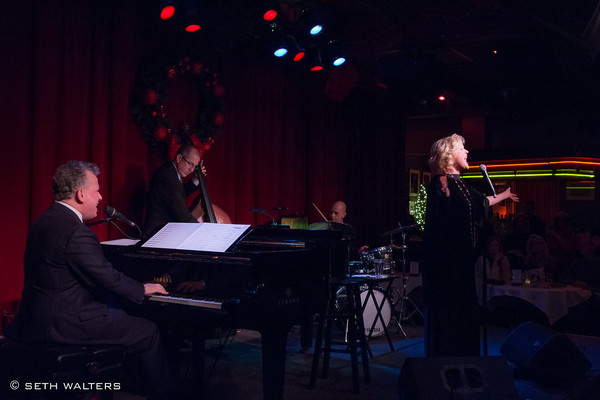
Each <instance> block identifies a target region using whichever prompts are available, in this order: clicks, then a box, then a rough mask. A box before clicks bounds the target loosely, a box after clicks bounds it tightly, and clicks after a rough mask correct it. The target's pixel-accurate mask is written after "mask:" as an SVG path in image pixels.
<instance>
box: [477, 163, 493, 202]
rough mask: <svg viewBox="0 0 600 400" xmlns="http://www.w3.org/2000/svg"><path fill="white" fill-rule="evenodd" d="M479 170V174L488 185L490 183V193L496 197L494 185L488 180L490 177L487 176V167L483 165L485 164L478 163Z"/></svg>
mask: <svg viewBox="0 0 600 400" xmlns="http://www.w3.org/2000/svg"><path fill="white" fill-rule="evenodd" d="M479 170H480V171H481V174H482V175H483V177H484V178H485V180H486V181H487V183H488V185H490V187H491V188H492V195H493V196H494V197H496V190H495V189H494V185H492V181H491V180H490V177H489V176H488V173H487V167H486V166H485V164H481V165H479Z"/></svg>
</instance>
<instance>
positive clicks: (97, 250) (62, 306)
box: [7, 203, 144, 343]
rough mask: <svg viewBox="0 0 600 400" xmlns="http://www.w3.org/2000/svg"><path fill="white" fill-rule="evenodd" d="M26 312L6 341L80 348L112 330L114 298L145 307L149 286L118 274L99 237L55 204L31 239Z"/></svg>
mask: <svg viewBox="0 0 600 400" xmlns="http://www.w3.org/2000/svg"><path fill="white" fill-rule="evenodd" d="M24 274H25V282H24V288H23V299H22V301H21V307H20V309H19V313H18V314H17V316H16V318H15V320H14V321H13V323H12V324H10V325H9V326H8V329H7V331H8V332H7V336H9V337H12V338H15V339H18V340H22V341H25V342H59V343H77V342H79V341H88V340H90V339H91V338H94V337H95V336H96V335H98V334H99V333H102V332H104V331H106V330H107V329H110V327H108V326H106V325H105V322H104V319H103V318H102V317H103V316H106V315H107V314H108V312H109V311H108V308H109V305H108V304H109V298H110V296H111V295H114V294H116V295H118V296H120V297H122V298H125V299H128V300H131V301H133V302H135V303H141V302H142V301H143V299H144V286H143V284H141V283H140V282H138V281H136V280H134V279H131V278H129V277H128V276H126V275H124V274H123V273H121V272H119V271H117V270H115V269H114V268H113V266H112V265H111V264H110V262H108V260H106V258H105V257H104V253H103V252H102V248H101V245H100V242H99V240H98V237H97V236H96V235H95V234H94V232H92V230H91V229H90V228H88V227H87V226H86V225H85V224H83V223H82V222H81V220H80V219H79V217H78V216H77V215H76V214H75V213H74V212H73V211H72V210H70V209H69V208H67V207H65V206H64V205H62V204H59V203H54V204H53V205H52V206H50V207H49V208H48V210H46V212H44V214H42V216H40V218H38V219H37V220H36V221H35V222H34V223H33V225H32V226H31V229H30V230H29V234H28V236H27V245H26V248H25V258H24Z"/></svg>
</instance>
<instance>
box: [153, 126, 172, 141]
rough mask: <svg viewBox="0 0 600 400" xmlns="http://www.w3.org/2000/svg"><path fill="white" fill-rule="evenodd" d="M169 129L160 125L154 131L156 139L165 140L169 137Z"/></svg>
mask: <svg viewBox="0 0 600 400" xmlns="http://www.w3.org/2000/svg"><path fill="white" fill-rule="evenodd" d="M168 131H169V130H168V129H167V128H165V127H164V126H159V127H158V128H157V129H156V132H155V133H154V137H155V138H156V140H165V139H166V138H167V133H168Z"/></svg>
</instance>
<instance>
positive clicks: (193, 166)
mask: <svg viewBox="0 0 600 400" xmlns="http://www.w3.org/2000/svg"><path fill="white" fill-rule="evenodd" d="M181 158H182V159H183V161H185V162H186V163H187V165H189V166H190V167H192V168H196V167H197V166H198V164H194V163H193V162H191V161H188V160H187V159H186V158H185V157H184V156H183V154H181Z"/></svg>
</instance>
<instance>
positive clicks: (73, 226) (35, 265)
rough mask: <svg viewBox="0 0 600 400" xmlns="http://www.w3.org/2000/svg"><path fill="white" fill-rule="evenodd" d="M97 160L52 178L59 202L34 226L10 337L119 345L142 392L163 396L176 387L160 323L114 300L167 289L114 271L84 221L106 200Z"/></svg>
mask: <svg viewBox="0 0 600 400" xmlns="http://www.w3.org/2000/svg"><path fill="white" fill-rule="evenodd" d="M98 174H99V169H98V166H97V165H96V164H93V163H88V162H83V161H69V162H67V163H65V164H63V165H61V166H59V167H58V169H57V170H56V173H55V175H54V178H53V181H52V189H53V194H54V200H55V202H54V203H53V204H52V205H51V206H50V207H49V208H48V209H47V210H46V211H45V212H44V214H42V215H41V216H40V217H39V218H38V219H37V220H36V221H35V222H34V223H33V225H32V226H31V228H30V230H29V234H28V236H27V244H26V249H25V257H24V275H25V277H24V278H25V280H24V288H23V296H22V301H21V307H20V310H19V313H18V314H17V316H16V318H15V320H14V321H13V322H12V323H11V324H10V325H9V326H8V327H7V332H6V336H7V337H9V338H12V339H15V340H19V341H22V342H25V343H60V344H79V345H93V344H119V345H122V346H124V348H125V351H126V353H127V354H128V355H129V356H131V358H132V361H135V362H136V363H138V365H139V366H140V367H141V368H139V369H140V371H139V372H140V373H141V376H140V378H141V380H142V384H143V388H142V390H143V392H144V394H145V395H146V396H147V397H148V398H162V397H163V396H164V394H165V393H166V392H167V391H169V390H171V388H170V384H169V382H171V378H170V373H169V370H168V363H167V362H166V361H167V360H166V353H165V352H164V350H163V347H162V344H161V339H160V336H159V333H158V329H157V327H156V325H155V324H154V323H153V322H151V321H149V320H146V319H143V318H137V317H133V316H130V315H128V314H126V313H125V312H124V311H123V310H122V309H120V308H118V307H116V306H115V305H114V304H115V302H114V301H112V300H111V297H113V296H115V295H116V296H118V297H120V298H124V299H127V300H129V301H132V302H134V303H142V301H143V299H144V295H148V294H153V293H163V294H167V292H166V290H165V289H164V287H163V286H162V285H160V284H156V283H146V284H142V283H140V282H138V281H136V280H134V279H131V278H129V277H128V276H126V275H124V274H122V273H121V272H119V271H117V270H115V269H114V268H113V266H112V265H111V264H110V263H109V262H108V261H107V260H106V258H105V257H104V253H103V251H102V248H101V245H100V242H99V241H98V238H97V237H96V235H95V234H94V232H93V231H92V230H91V229H90V228H88V227H87V226H86V225H85V224H84V223H83V221H85V220H89V219H92V218H94V217H96V214H97V210H98V203H99V202H100V200H102V196H101V195H100V190H99V189H100V188H99V185H98V178H97V175H98Z"/></svg>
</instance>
